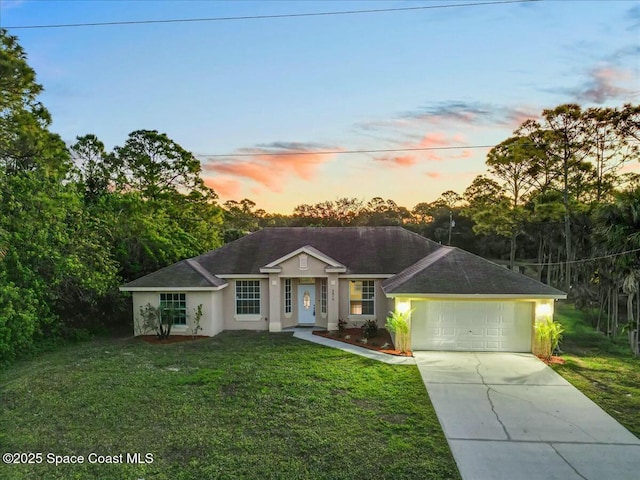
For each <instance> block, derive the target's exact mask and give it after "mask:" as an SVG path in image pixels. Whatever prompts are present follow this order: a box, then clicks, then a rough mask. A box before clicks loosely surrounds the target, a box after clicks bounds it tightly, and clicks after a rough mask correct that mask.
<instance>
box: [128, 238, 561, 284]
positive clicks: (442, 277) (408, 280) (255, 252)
mask: <svg viewBox="0 0 640 480" xmlns="http://www.w3.org/2000/svg"><path fill="white" fill-rule="evenodd" d="M302 247H311V248H313V249H315V250H317V251H319V252H320V253H322V254H324V255H326V256H329V257H331V258H332V259H335V260H336V261H337V262H339V263H340V264H342V265H344V266H345V267H346V272H345V273H346V274H355V275H358V274H364V275H366V274H378V275H395V276H394V277H391V278H388V279H386V280H385V281H384V282H383V283H382V287H383V290H384V291H385V293H387V294H447V295H450V294H461V295H474V294H479V295H483V294H484V295H523V296H526V295H532V296H552V297H564V293H563V292H561V291H559V290H556V289H555V288H552V287H549V286H547V285H544V284H542V283H540V282H538V281H536V280H533V279H531V278H529V277H527V276H525V275H521V274H519V273H516V272H512V271H511V270H508V269H506V268H504V267H501V266H499V265H496V264H495V263H492V262H490V261H488V260H485V259H484V258H481V257H478V256H476V255H473V254H471V253H468V252H465V251H464V250H460V249H458V248H453V247H443V246H441V245H440V244H438V243H436V242H433V241H431V240H429V239H427V238H424V237H422V236H420V235H417V234H415V233H413V232H410V231H409V230H405V229H404V228H402V227H338V228H328V227H325V228H309V227H292V228H265V229H262V230H259V231H257V232H255V233H252V234H249V235H247V236H245V237H242V238H239V239H238V240H236V241H234V242H231V243H228V244H227V245H225V246H223V247H221V248H218V249H216V250H212V251H210V252H207V253H205V254H203V255H200V256H198V257H195V258H192V259H188V260H183V261H181V262H178V263H175V264H173V265H169V266H168V267H165V268H162V269H160V270H158V271H156V272H153V273H150V274H149V275H146V276H144V277H141V278H138V279H137V280H134V281H132V282H129V283H127V284H126V285H124V286H123V289H124V290H127V289H129V288H159V289H160V288H185V289H188V288H212V287H213V288H215V287H221V286H223V285H225V284H226V283H227V282H226V280H224V279H223V278H219V277H218V276H217V275H222V276H224V275H237V274H255V275H260V268H262V267H264V266H266V265H268V264H269V263H271V262H273V261H274V260H278V259H280V258H282V257H284V256H286V255H287V254H289V253H291V252H293V251H295V250H297V249H299V248H302Z"/></svg>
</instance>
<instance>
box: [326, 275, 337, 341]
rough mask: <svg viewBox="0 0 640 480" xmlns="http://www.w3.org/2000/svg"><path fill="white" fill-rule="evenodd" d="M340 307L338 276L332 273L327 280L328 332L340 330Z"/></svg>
mask: <svg viewBox="0 0 640 480" xmlns="http://www.w3.org/2000/svg"><path fill="white" fill-rule="evenodd" d="M339 305H340V289H339V288H338V274H337V273H330V274H329V278H328V279H327V330H337V329H338V316H339V308H338V307H339Z"/></svg>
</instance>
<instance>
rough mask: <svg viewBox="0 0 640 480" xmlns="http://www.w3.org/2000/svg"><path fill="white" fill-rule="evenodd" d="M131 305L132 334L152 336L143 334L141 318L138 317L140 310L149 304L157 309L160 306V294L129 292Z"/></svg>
mask: <svg viewBox="0 0 640 480" xmlns="http://www.w3.org/2000/svg"><path fill="white" fill-rule="evenodd" d="M131 299H132V303H133V334H134V335H135V336H138V335H153V332H145V331H143V330H142V318H141V317H140V308H142V307H144V306H145V305H147V304H149V305H151V306H152V307H155V308H158V306H159V305H160V292H131Z"/></svg>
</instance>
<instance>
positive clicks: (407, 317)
mask: <svg viewBox="0 0 640 480" xmlns="http://www.w3.org/2000/svg"><path fill="white" fill-rule="evenodd" d="M412 311H413V310H409V311H408V312H399V311H398V310H396V311H394V312H389V316H388V317H387V325H386V327H387V330H389V331H390V332H393V333H395V334H396V338H395V344H396V345H395V346H396V348H397V349H398V350H400V351H401V352H403V353H406V352H408V351H409V350H410V349H411V312H412Z"/></svg>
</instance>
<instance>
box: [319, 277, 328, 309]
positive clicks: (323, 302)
mask: <svg viewBox="0 0 640 480" xmlns="http://www.w3.org/2000/svg"><path fill="white" fill-rule="evenodd" d="M320 313H321V314H322V315H326V314H327V279H326V278H323V279H321V280H320Z"/></svg>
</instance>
